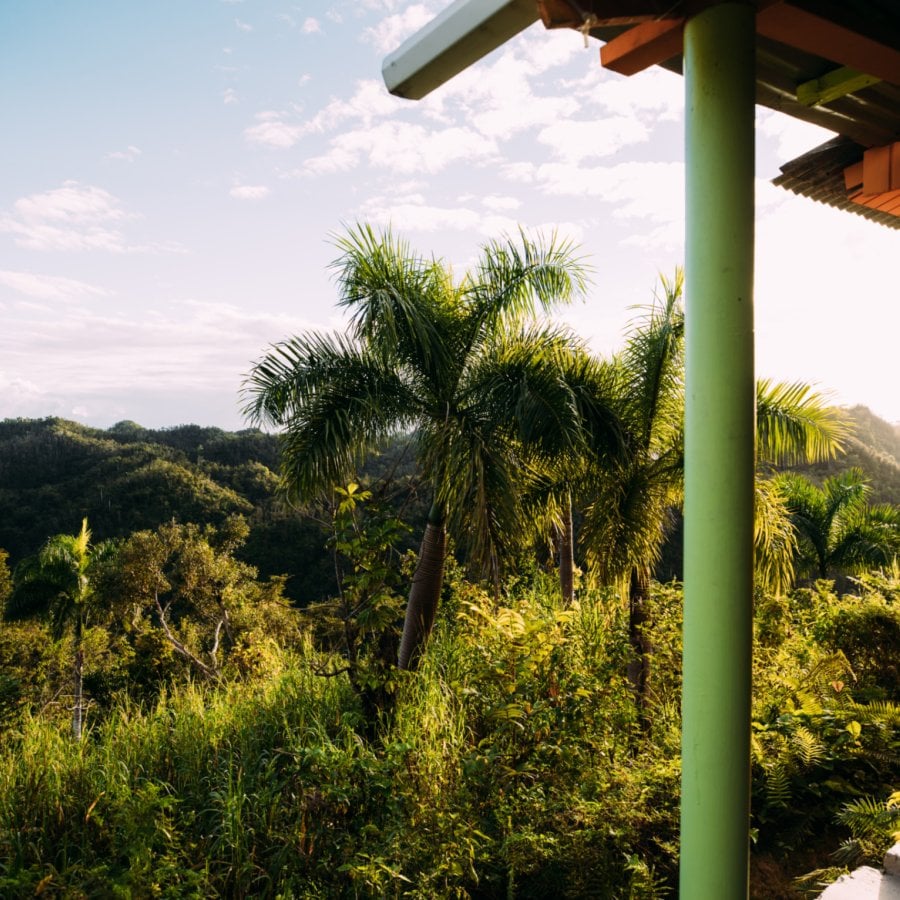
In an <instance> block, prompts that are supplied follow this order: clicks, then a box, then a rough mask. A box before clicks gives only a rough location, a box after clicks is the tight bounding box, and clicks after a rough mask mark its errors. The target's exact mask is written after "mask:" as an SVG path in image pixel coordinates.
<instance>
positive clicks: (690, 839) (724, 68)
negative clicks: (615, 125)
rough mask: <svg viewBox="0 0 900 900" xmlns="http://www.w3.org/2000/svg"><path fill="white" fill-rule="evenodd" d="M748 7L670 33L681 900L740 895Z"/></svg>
mask: <svg viewBox="0 0 900 900" xmlns="http://www.w3.org/2000/svg"><path fill="white" fill-rule="evenodd" d="M754 45H755V25H754V9H753V7H752V6H750V5H749V4H748V3H742V2H723V3H718V4H716V5H712V6H709V7H708V8H706V9H705V10H703V11H702V12H700V13H698V14H697V15H695V16H693V17H692V18H689V19H688V21H687V23H686V24H685V30H684V75H685V91H686V109H685V133H686V149H685V154H686V156H685V159H686V176H685V177H686V185H687V196H686V217H687V218H686V222H687V233H686V243H687V248H686V254H685V278H686V287H687V291H686V296H687V300H686V310H685V315H686V324H685V329H686V337H685V342H686V347H685V352H686V419H685V503H684V507H685V530H684V699H683V717H684V719H683V736H682V801H681V802H682V805H681V872H680V879H681V892H680V897H681V900H731V898H746V896H747V892H748V857H749V809H750V799H749V794H750V676H751V645H752V602H753V495H754V494H753V472H754V441H755V431H756V429H755V407H754V404H755V387H754V373H753V239H754V236H753V219H754V209H753V191H754V146H753V145H754V111H755V106H754V102H755V101H754V86H755V65H754Z"/></svg>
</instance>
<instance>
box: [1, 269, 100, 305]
mask: <svg viewBox="0 0 900 900" xmlns="http://www.w3.org/2000/svg"><path fill="white" fill-rule="evenodd" d="M0 284H2V285H5V286H6V287H8V288H10V289H11V290H13V291H15V292H16V293H18V294H24V295H26V296H28V297H34V298H35V299H37V300H69V299H71V298H73V297H80V296H85V295H89V296H105V295H107V294H108V293H109V291H106V290H104V289H103V288H98V287H95V286H94V285H92V284H87V282H84V281H77V280H76V279H74V278H61V277H59V276H56V275H37V274H35V273H34V272H12V271H9V270H2V269H0Z"/></svg>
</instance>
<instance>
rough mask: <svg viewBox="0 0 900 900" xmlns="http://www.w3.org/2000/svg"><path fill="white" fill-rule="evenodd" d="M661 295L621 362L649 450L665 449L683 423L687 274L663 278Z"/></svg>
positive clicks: (630, 406) (635, 424) (634, 417)
mask: <svg viewBox="0 0 900 900" xmlns="http://www.w3.org/2000/svg"><path fill="white" fill-rule="evenodd" d="M661 282H662V285H663V296H662V297H661V298H660V297H659V296H656V297H655V300H654V303H653V304H651V305H650V306H649V307H647V308H646V310H645V312H644V314H643V315H642V316H641V317H640V318H638V319H636V320H635V322H634V323H633V325H632V328H631V330H630V332H629V335H628V339H627V342H626V345H625V349H624V351H623V353H622V354H621V357H620V359H619V362H620V365H621V367H622V372H623V377H624V379H625V394H624V399H625V401H626V405H625V408H626V410H627V412H628V415H629V418H630V420H631V422H632V430H633V432H634V433H635V435H636V436H637V438H638V439H639V441H640V443H641V445H642V446H643V447H645V448H646V449H651V448H658V447H661V446H665V445H667V444H668V443H669V442H670V440H671V437H672V435H674V434H676V433H678V432H679V431H681V430H682V429H683V420H684V308H683V304H682V299H681V295H682V289H683V285H684V275H683V272H682V270H681V269H676V272H675V276H674V278H673V279H672V280H671V281H670V280H669V279H667V278H665V277H664V276H661Z"/></svg>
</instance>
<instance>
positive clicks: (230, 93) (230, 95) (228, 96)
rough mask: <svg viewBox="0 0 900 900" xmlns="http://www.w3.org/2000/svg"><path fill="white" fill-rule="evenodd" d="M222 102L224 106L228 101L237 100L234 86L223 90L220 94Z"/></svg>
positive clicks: (234, 101)
mask: <svg viewBox="0 0 900 900" xmlns="http://www.w3.org/2000/svg"><path fill="white" fill-rule="evenodd" d="M222 102H223V103H224V104H225V105H226V106H228V104H229V103H237V102H239V101H238V95H237V91H236V90H235V89H234V88H225V91H224V92H223V94H222Z"/></svg>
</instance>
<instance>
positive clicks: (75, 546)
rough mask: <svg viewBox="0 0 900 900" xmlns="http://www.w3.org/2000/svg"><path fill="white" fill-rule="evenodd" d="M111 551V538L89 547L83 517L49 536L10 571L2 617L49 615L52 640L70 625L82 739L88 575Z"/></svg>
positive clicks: (75, 716)
mask: <svg viewBox="0 0 900 900" xmlns="http://www.w3.org/2000/svg"><path fill="white" fill-rule="evenodd" d="M113 551H114V547H113V545H112V544H111V543H110V542H104V543H102V544H99V545H97V546H96V547H94V548H92V547H91V532H90V531H89V529H88V523H87V519H84V520H83V521H82V523H81V531H80V532H79V533H78V534H74V535H70V534H58V535H56V536H55V537H51V538H50V539H49V540H48V541H47V543H46V544H44V546H43V547H42V548H41V550H40V551H39V552H38V554H37V555H36V556H32V557H28V558H26V559H24V560H22V562H21V563H19V565H18V566H16V569H15V572H14V573H13V589H12V593H11V594H10V595H9V597H8V599H7V602H6V607H5V610H4V618H6V619H7V620H16V619H23V618H29V617H31V616H34V615H49V617H50V623H51V627H52V633H53V636H54V638H55V639H56V640H60V639H61V638H62V637H63V635H64V634H65V633H66V632H67V631H68V630H70V629H71V631H72V642H73V654H74V659H73V669H72V671H73V682H74V694H75V699H74V703H73V706H72V733H73V734H74V736H75V738H76V740H80V739H81V732H82V725H83V720H84V713H83V699H82V693H83V691H82V685H83V667H84V651H83V649H82V638H83V635H84V629H85V626H86V624H87V620H88V616H89V614H90V613H91V612H92V605H93V601H94V600H95V591H94V585H93V583H92V578H93V576H94V574H95V572H96V571H97V568H98V566H99V564H100V563H101V562H102V561H104V560H105V559H107V558H108V557H109V556H110V554H111V553H112V552H113Z"/></svg>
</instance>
